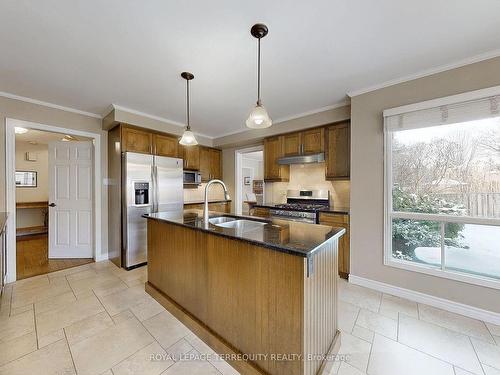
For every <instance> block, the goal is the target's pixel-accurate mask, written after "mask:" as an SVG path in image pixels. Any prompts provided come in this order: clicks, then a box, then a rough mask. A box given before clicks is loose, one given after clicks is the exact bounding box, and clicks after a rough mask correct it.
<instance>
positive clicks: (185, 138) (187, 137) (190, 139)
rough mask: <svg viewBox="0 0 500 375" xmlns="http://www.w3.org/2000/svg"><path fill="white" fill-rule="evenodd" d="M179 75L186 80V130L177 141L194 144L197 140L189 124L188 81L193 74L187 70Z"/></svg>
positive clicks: (186, 144) (188, 144) (185, 144)
mask: <svg viewBox="0 0 500 375" xmlns="http://www.w3.org/2000/svg"><path fill="white" fill-rule="evenodd" d="M181 77H182V78H184V79H185V80H186V99H187V106H186V110H187V126H186V130H184V134H182V137H181V139H180V141H179V143H180V144H181V145H183V146H194V145H197V144H198V141H197V140H196V138H195V136H194V133H193V132H192V131H191V125H190V123H189V81H191V80H192V79H193V78H194V75H193V74H191V73H189V72H182V73H181Z"/></svg>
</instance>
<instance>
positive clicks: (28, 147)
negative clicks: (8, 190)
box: [16, 141, 49, 228]
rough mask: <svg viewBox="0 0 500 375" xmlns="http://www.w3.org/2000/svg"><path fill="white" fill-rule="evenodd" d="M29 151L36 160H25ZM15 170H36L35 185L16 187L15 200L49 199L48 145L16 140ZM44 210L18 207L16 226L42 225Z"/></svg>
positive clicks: (40, 200) (41, 200)
mask: <svg viewBox="0 0 500 375" xmlns="http://www.w3.org/2000/svg"><path fill="white" fill-rule="evenodd" d="M27 152H31V153H33V154H34V155H36V159H37V160H36V161H28V160H26V153H27ZM16 170H19V171H35V172H37V186H36V187H33V188H31V187H25V188H23V187H18V188H16V202H44V201H48V199H49V192H48V186H49V182H48V174H49V154H48V145H46V144H36V145H32V144H30V143H29V142H24V141H16ZM44 218H45V215H44V210H43V209H40V208H34V209H18V210H16V228H27V227H36V226H42V225H43V224H44Z"/></svg>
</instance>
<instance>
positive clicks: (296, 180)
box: [265, 163, 351, 207]
mask: <svg viewBox="0 0 500 375" xmlns="http://www.w3.org/2000/svg"><path fill="white" fill-rule="evenodd" d="M287 189H298V190H320V189H324V190H329V191H330V205H331V206H334V205H335V206H337V207H349V199H350V189H351V183H350V181H327V180H326V179H325V163H315V164H292V165H290V181H289V182H273V183H266V184H265V195H266V198H265V199H266V202H273V203H283V202H285V201H286V191H287Z"/></svg>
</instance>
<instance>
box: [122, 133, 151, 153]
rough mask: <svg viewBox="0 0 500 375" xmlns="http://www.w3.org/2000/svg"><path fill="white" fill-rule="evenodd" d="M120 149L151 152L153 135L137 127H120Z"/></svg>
mask: <svg viewBox="0 0 500 375" xmlns="http://www.w3.org/2000/svg"><path fill="white" fill-rule="evenodd" d="M122 151H133V152H140V153H143V154H151V153H152V152H153V135H152V134H151V133H149V132H147V131H143V130H139V129H134V128H127V127H124V128H122Z"/></svg>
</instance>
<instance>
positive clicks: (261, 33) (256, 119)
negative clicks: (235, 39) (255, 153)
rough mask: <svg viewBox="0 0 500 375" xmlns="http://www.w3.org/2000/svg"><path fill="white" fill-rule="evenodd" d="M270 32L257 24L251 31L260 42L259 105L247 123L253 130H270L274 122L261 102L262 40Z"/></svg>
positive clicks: (258, 61)
mask: <svg viewBox="0 0 500 375" xmlns="http://www.w3.org/2000/svg"><path fill="white" fill-rule="evenodd" d="M268 31H269V30H268V29H267V26H266V25H264V24H262V23H257V24H255V25H253V26H252V28H251V29H250V33H251V34H252V36H253V37H254V38H257V39H258V41H259V44H258V59H257V105H256V106H255V107H254V108H253V109H252V111H251V112H250V115H249V116H248V119H247V121H246V124H247V127H249V128H251V129H263V128H268V127H270V126H271V125H272V124H273V120H271V118H270V117H269V114H268V113H267V111H266V109H265V108H264V106H263V105H262V102H261V100H260V40H261V39H262V38H264V37H265V36H266V35H267V33H268Z"/></svg>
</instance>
